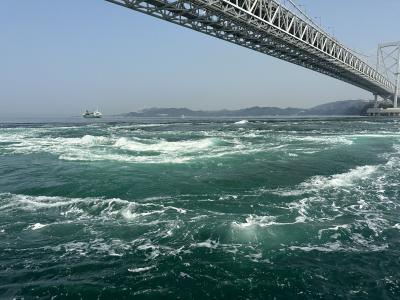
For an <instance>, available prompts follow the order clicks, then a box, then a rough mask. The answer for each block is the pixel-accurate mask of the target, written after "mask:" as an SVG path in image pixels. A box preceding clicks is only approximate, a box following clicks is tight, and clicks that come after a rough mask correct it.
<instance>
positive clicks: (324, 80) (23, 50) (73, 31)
mask: <svg viewBox="0 0 400 300" xmlns="http://www.w3.org/2000/svg"><path fill="white" fill-rule="evenodd" d="M385 2H386V3H385V5H386V6H387V10H386V14H385V16H386V17H385V19H378V18H376V17H375V15H376V11H378V9H380V6H381V4H380V3H376V2H374V1H372V0H367V1H365V0H363V1H361V0H355V1H352V2H351V3H348V2H347V1H345V0H339V1H335V2H323V3H322V2H316V1H311V0H304V1H301V4H304V5H306V6H307V11H308V12H309V14H310V15H312V16H320V17H322V20H323V21H322V23H323V26H324V27H325V28H327V29H328V30H330V31H333V30H332V29H330V28H329V27H332V26H334V27H335V30H334V32H335V35H336V37H337V38H338V39H339V40H340V41H342V42H343V43H344V44H345V45H347V46H349V47H351V48H354V49H356V50H359V51H362V52H366V53H367V54H370V55H371V57H372V58H373V57H375V54H374V49H375V48H376V47H377V44H378V43H380V42H388V41H393V40H398V39H399V36H398V31H397V30H396V29H395V28H394V26H393V20H394V19H395V18H396V16H397V12H398V11H399V10H400V2H399V1H394V0H388V1H385ZM344 6H345V7H346V10H344V9H342V8H341V7H344ZM0 20H2V21H0V22H1V25H2V26H0V34H1V35H2V37H3V41H4V43H3V45H2V47H1V48H0V63H1V65H2V70H3V72H1V73H0V83H1V85H2V88H1V90H0V102H1V111H0V115H7V116H10V115H15V116H34V115H79V114H80V113H82V111H84V110H85V109H96V108H99V109H100V110H101V111H102V112H103V113H105V114H109V115H112V114H119V113H124V112H129V111H138V110H140V109H144V108H149V107H187V108H190V109H193V110H219V109H224V108H225V109H240V108H245V107H252V106H276V107H299V108H309V107H313V106H315V105H319V104H322V103H327V102H331V101H340V100H347V99H365V100H370V99H372V95H371V94H370V93H368V92H366V91H363V90H361V89H359V88H357V87H354V86H351V85H349V84H347V83H344V82H341V81H338V80H336V79H333V78H330V77H327V76H325V75H321V74H319V73H316V72H313V71H310V70H307V69H304V68H301V67H298V66H295V65H292V64H289V63H287V62H284V61H280V60H278V59H275V58H272V57H269V56H267V55H264V54H260V53H257V52H255V51H251V50H249V49H246V48H242V47H239V46H237V45H233V44H230V43H227V42H225V41H222V40H219V39H216V38H212V37H209V36H206V35H204V34H201V33H198V32H195V31H192V30H189V29H187V28H183V27H180V26H177V25H174V24H171V23H168V22H165V21H161V20H158V19H155V18H152V17H149V16H147V15H144V14H141V13H137V12H134V11H131V10H128V9H125V8H122V7H119V6H117V5H112V4H110V3H107V2H105V1H102V0H101V1H99V0H87V1H78V0H71V1H68V2H54V1H41V2H20V1H19V2H17V1H10V0H6V1H2V2H1V3H0ZM354 24H357V26H354Z"/></svg>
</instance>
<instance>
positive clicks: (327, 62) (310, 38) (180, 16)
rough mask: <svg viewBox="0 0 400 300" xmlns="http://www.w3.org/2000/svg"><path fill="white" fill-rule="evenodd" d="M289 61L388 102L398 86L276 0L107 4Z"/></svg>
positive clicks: (122, 0)
mask: <svg viewBox="0 0 400 300" xmlns="http://www.w3.org/2000/svg"><path fill="white" fill-rule="evenodd" d="M106 1H108V2H112V3H115V4H118V5H121V6H124V7H127V8H130V9H133V10H136V11H139V12H142V13H145V14H148V15H151V16H154V17H157V18H160V19H163V20H166V21H169V22H172V23H175V24H179V25H181V26H185V27H188V28H190V29H193V30H196V31H199V32H202V33H205V34H208V35H211V36H214V37H217V38H220V39H223V40H225V41H228V42H232V43H235V44H238V45H241V46H244V47H247V48H250V49H252V50H256V51H259V52H262V53H265V54H267V55H270V56H273V57H276V58H279V59H282V60H285V61H288V62H290V63H293V64H297V65H300V66H303V67H305V68H308V69H311V70H314V71H317V72H319V73H323V74H326V75H328V76H331V77H334V78H337V79H339V80H342V81H345V82H348V83H350V84H352V85H355V86H358V87H360V88H362V89H364V90H367V91H369V92H371V93H373V94H375V95H379V96H381V97H384V98H388V97H390V96H392V95H393V94H394V93H395V84H394V83H393V82H392V81H390V80H389V79H388V78H387V77H386V76H384V75H383V74H381V73H379V72H378V71H377V70H376V69H375V68H373V67H371V66H370V65H369V64H368V63H367V62H365V61H364V60H362V59H361V58H360V57H358V56H357V55H356V54H355V52H353V51H352V50H351V49H349V48H347V47H345V46H344V45H342V44H341V43H340V42H339V41H337V40H336V39H335V38H333V37H332V36H330V35H329V34H327V33H326V32H325V31H324V30H322V29H321V28H320V27H319V26H317V25H316V24H315V23H313V22H310V21H309V20H307V18H304V17H302V16H301V15H299V14H296V13H295V12H293V11H291V10H289V9H288V8H285V7H284V6H282V5H281V4H280V3H278V2H277V0H106Z"/></svg>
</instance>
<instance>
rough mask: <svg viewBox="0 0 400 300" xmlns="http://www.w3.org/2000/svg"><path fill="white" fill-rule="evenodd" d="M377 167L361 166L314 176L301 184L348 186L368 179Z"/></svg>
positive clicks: (304, 185)
mask: <svg viewBox="0 0 400 300" xmlns="http://www.w3.org/2000/svg"><path fill="white" fill-rule="evenodd" d="M377 169H378V166H361V167H357V168H355V169H351V170H350V171H348V172H346V173H342V174H336V175H332V176H329V177H324V176H315V177H313V178H311V180H309V181H307V182H305V183H303V184H301V187H303V188H304V189H309V188H313V189H315V188H316V189H326V188H341V187H350V186H353V185H354V184H356V183H358V182H360V181H364V180H366V179H368V178H369V177H370V176H371V175H372V174H374V173H375V172H376V171H377Z"/></svg>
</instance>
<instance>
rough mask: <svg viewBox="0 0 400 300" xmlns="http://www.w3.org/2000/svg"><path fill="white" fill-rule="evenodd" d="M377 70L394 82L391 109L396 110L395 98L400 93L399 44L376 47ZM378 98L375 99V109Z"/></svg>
mask: <svg viewBox="0 0 400 300" xmlns="http://www.w3.org/2000/svg"><path fill="white" fill-rule="evenodd" d="M377 70H378V72H381V73H382V74H384V75H385V76H386V78H388V79H389V80H391V81H393V82H395V91H394V96H393V107H394V108H397V98H398V96H399V92H400V42H396V43H387V44H381V45H379V46H378V54H377ZM377 106H378V97H376V107H377Z"/></svg>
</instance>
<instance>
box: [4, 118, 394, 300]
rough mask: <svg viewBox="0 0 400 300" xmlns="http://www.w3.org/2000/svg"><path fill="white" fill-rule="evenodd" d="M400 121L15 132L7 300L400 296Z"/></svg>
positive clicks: (7, 126) (94, 126)
mask: <svg viewBox="0 0 400 300" xmlns="http://www.w3.org/2000/svg"><path fill="white" fill-rule="evenodd" d="M399 256H400V120H398V119H369V118H300V119H277V118H275V119H248V120H243V121H241V120H240V119H239V120H229V119H212V120H211V119H210V120H208V119H201V120H190V119H184V120H180V119H178V120H174V119H150V120H141V119H115V120H114V119H108V120H107V119H103V120H91V121H81V120H77V119H70V120H63V122H60V121H57V120H52V121H51V122H50V121H49V120H46V121H44V120H36V121H35V122H33V121H32V120H29V121H25V122H21V120H18V121H14V122H13V121H9V120H8V121H7V122H4V123H1V124H0V298H1V299H22V298H24V299H37V298H39V299H133V298H135V299H217V298H218V299H337V298H346V299H399V297H400V260H399Z"/></svg>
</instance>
